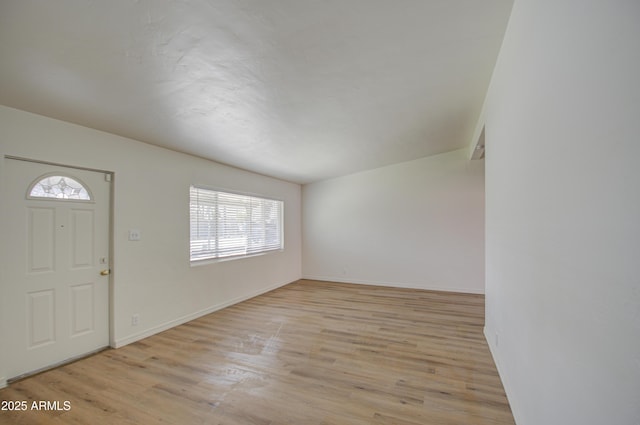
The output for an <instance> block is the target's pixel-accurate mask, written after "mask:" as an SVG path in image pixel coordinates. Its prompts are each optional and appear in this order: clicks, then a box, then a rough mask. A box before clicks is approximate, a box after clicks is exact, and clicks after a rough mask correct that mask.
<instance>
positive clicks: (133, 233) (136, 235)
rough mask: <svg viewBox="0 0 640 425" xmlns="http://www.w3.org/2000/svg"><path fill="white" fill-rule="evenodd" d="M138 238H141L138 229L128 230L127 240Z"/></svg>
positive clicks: (137, 239) (136, 239)
mask: <svg viewBox="0 0 640 425" xmlns="http://www.w3.org/2000/svg"><path fill="white" fill-rule="evenodd" d="M140 239H142V236H141V234H140V230H138V229H131V230H129V240H130V241H139V240H140Z"/></svg>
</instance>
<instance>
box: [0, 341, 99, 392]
mask: <svg viewBox="0 0 640 425" xmlns="http://www.w3.org/2000/svg"><path fill="white" fill-rule="evenodd" d="M109 348H110V347H109V346H108V345H107V346H106V347H101V348H98V349H96V350H93V351H90V352H88V353H85V354H81V355H79V356H75V357H71V358H68V359H66V360H63V361H61V362H58V363H54V364H52V365H49V366H45V367H43V368H40V369H37V370H34V371H32V372H27V373H23V374H22V375H18V376H16V377H15V378H10V379H7V385H11V384H13V383H15V382H18V381H22V380H23V379H27V378H31V377H32V376H36V375H39V374H41V373H44V372H47V371H49V370H52V369H56V368H58V367H62V366H66V365H68V364H71V363H74V362H77V361H78V360H82V359H86V358H87V357H91V356H93V355H95V354H98V353H101V352H103V351H105V350H108V349H109Z"/></svg>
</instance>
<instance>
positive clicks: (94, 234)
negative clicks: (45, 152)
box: [1, 158, 111, 378]
mask: <svg viewBox="0 0 640 425" xmlns="http://www.w3.org/2000/svg"><path fill="white" fill-rule="evenodd" d="M4 177H5V178H4V179H3V182H4V183H3V185H4V188H3V191H2V192H3V193H4V199H3V200H2V203H3V204H4V205H3V210H4V211H3V216H4V220H5V223H4V224H3V228H4V229H5V230H4V231H3V233H4V234H3V236H2V242H1V243H2V244H4V245H5V246H4V247H3V252H4V253H5V254H4V256H3V258H2V260H1V261H2V267H3V269H4V273H3V279H2V285H3V286H4V287H3V288H2V293H3V294H4V295H5V300H3V303H2V308H3V309H6V311H5V312H4V314H3V316H4V317H5V318H6V319H8V323H5V326H4V327H5V334H6V341H3V345H4V344H5V343H6V344H7V345H6V348H5V355H6V360H7V365H6V370H7V376H8V377H9V378H15V377H18V376H20V375H23V374H26V373H30V372H34V371H37V370H40V369H43V368H46V367H48V366H52V365H55V364H57V363H60V362H64V361H66V360H69V359H73V358H75V357H79V356H81V355H83V354H87V353H90V352H92V351H95V350H98V349H100V348H103V347H106V346H108V344H109V264H110V260H109V221H110V218H109V214H110V205H109V204H110V199H111V183H110V181H111V179H110V175H108V174H105V173H102V172H94V171H87V170H80V169H75V168H66V167H59V166H53V165H47V164H41V163H35V162H28V161H21V160H14V159H8V158H7V159H5V160H4Z"/></svg>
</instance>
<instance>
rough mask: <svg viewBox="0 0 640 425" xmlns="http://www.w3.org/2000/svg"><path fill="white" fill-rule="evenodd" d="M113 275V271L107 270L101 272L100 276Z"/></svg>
mask: <svg viewBox="0 0 640 425" xmlns="http://www.w3.org/2000/svg"><path fill="white" fill-rule="evenodd" d="M110 274H111V270H109V269H105V270H102V271H101V272H100V276H109V275H110Z"/></svg>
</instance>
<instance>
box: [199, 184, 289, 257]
mask: <svg viewBox="0 0 640 425" xmlns="http://www.w3.org/2000/svg"><path fill="white" fill-rule="evenodd" d="M189 204H190V205H189V208H190V217H191V219H190V222H191V249H190V256H191V261H192V262H193V261H198V260H209V259H216V258H229V257H243V256H249V255H254V254H259V253H263V252H268V251H275V250H281V249H283V247H284V244H283V229H282V216H283V202H282V201H278V200H274V199H266V198H258V197H254V196H246V195H239V194H236V193H228V192H219V191H214V190H209V189H203V188H199V187H195V186H191V191H190V203H189Z"/></svg>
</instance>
